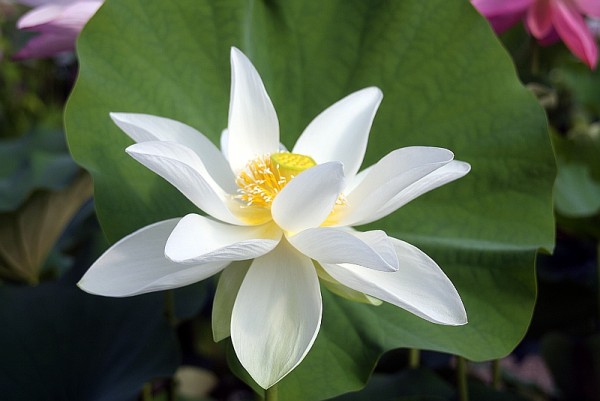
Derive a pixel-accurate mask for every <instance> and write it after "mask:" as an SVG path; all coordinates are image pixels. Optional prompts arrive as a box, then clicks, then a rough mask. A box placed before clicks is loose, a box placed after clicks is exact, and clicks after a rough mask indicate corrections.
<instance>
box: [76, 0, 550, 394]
mask: <svg viewBox="0 0 600 401" xmlns="http://www.w3.org/2000/svg"><path fill="white" fill-rule="evenodd" d="M232 45H233V46H237V47H239V48H240V49H241V50H242V51H243V52H245V53H246V55H248V57H249V58H250V59H251V60H252V61H253V63H254V64H255V66H256V67H257V69H258V71H259V72H260V74H261V76H262V78H263V80H264V81H265V85H266V87H267V90H268V92H269V94H270V96H271V98H272V100H273V102H274V105H275V108H276V110H277V112H278V115H279V121H280V125H281V132H282V142H283V143H284V144H285V145H287V146H288V147H290V146H291V145H293V143H294V142H295V139H296V138H297V137H298V135H299V134H300V133H301V132H302V130H303V128H304V127H305V126H306V125H307V124H308V123H309V122H310V120H311V119H312V118H314V116H315V115H316V114H318V113H319V112H320V111H322V110H323V109H324V108H326V107H327V106H329V105H330V104H332V103H333V102H335V101H336V100H338V99H340V98H341V97H343V96H345V95H347V94H349V93H351V92H352V91H354V90H357V89H360V88H363V87H366V86H372V85H376V86H379V87H380V88H381V89H382V90H383V92H384V96H385V97H384V100H383V103H382V105H381V108H380V110H379V112H378V114H377V116H376V119H375V123H374V126H373V129H372V131H371V140H370V144H369V148H368V151H367V156H366V159H365V163H364V166H367V165H370V164H372V163H374V162H376V161H377V160H378V159H379V158H380V157H382V156H383V155H385V154H386V153H388V152H389V151H391V150H393V149H396V148H399V147H402V146H408V145H431V146H442V147H447V148H449V149H451V150H453V151H454V152H455V153H456V156H457V158H458V159H461V160H466V161H468V162H469V163H471V165H472V167H473V169H472V172H471V173H470V174H469V175H468V176H467V177H466V178H464V179H461V180H460V181H458V182H456V183H453V184H451V185H448V186H445V187H444V188H441V189H439V190H436V191H434V192H433V193H430V194H427V195H425V196H423V197H421V198H420V199H418V200H417V201H415V202H412V203H411V204H409V205H407V206H406V207H404V208H402V209H401V210H400V211H398V212H397V213H395V214H394V215H392V216H390V217H389V218H386V219H384V220H383V221H380V222H377V223H375V224H373V227H378V228H382V229H385V230H386V231H387V232H388V233H389V234H391V235H393V236H396V237H398V238H401V239H404V240H407V241H409V242H412V243H414V244H416V245H418V246H419V247H421V248H422V249H423V250H425V251H426V252H428V253H429V254H430V255H431V256H432V257H433V258H434V259H435V260H436V261H437V262H438V263H439V264H440V265H441V266H442V267H443V269H444V270H445V271H446V272H447V274H448V275H449V276H450V278H451V279H452V281H453V282H454V283H455V285H456V287H457V288H458V291H459V293H460V294H461V296H462V297H463V300H464V303H465V306H466V309H467V312H468V315H469V324H468V325H466V326H464V327H442V326H437V325H433V324H430V323H427V322H424V321H423V320H421V319H418V318H416V317H414V316H412V315H411V314H409V313H407V312H404V311H403V310H400V309H398V308H395V307H391V306H389V305H383V306H381V307H371V306H368V305H362V304H355V303H350V302H348V301H346V300H344V299H341V298H339V297H335V296H333V295H332V294H330V293H329V292H328V291H327V290H325V289H323V298H324V304H325V311H324V318H323V327H322V329H321V332H320V334H319V337H318V338H317V341H316V344H315V346H314V348H313V350H312V351H311V352H310V353H309V355H308V356H307V358H306V360H305V361H304V362H303V363H302V364H301V365H300V366H299V367H298V368H297V369H296V370H295V371H294V372H292V373H291V374H290V375H289V376H287V377H286V378H285V379H284V380H283V381H282V382H281V385H280V392H281V394H282V395H281V396H282V397H284V398H285V399H302V400H310V399H322V398H326V397H331V396H334V395H336V394H339V393H341V392H345V391H350V390H353V389H358V388H360V387H361V386H363V385H364V383H365V382H366V380H367V378H368V376H369V375H370V372H371V370H372V368H373V366H374V364H375V361H376V360H377V358H378V356H379V355H380V354H381V353H382V352H384V351H385V350H388V349H391V348H395V347H417V348H426V349H433V350H440V351H446V352H453V353H457V354H460V355H463V356H465V357H467V358H470V359H475V360H484V359H490V358H496V357H500V356H504V355H506V354H508V353H509V352H510V351H511V350H512V348H513V347H514V346H515V345H516V344H517V343H518V342H519V340H520V339H521V338H522V336H523V335H524V333H525V330H526V328H527V325H528V323H529V320H530V318H531V313H532V309H533V305H534V301H535V296H536V288H535V276H534V268H533V265H534V258H535V255H536V252H537V250H538V248H539V247H543V248H546V249H551V248H552V246H553V233H554V225H553V223H554V222H553V217H552V202H551V190H552V181H553V178H554V163H553V158H552V152H551V148H550V143H549V140H548V133H547V127H546V121H545V118H544V113H543V111H542V110H541V108H540V107H539V106H538V104H537V103H536V101H535V100H534V98H533V97H532V96H531V95H530V94H529V93H528V92H527V91H526V90H525V89H524V88H523V87H522V86H521V84H520V83H519V81H518V79H517V77H516V75H515V71H514V68H513V66H512V65H511V63H510V59H509V57H508V55H507V54H505V52H504V50H503V49H502V48H501V47H500V45H499V43H498V41H497V39H495V37H494V35H493V33H492V31H491V30H490V28H489V26H488V24H487V23H486V22H485V21H484V20H483V19H482V18H481V17H480V16H479V15H478V14H477V13H476V12H475V11H474V10H473V9H472V7H471V6H470V4H469V3H468V2H465V1H462V0H456V1H448V0H431V1H427V2H423V1H420V0H405V1H383V0H381V1H375V0H374V1H358V0H356V1H347V0H344V1H342V0H328V1H321V2H318V3H317V2H304V1H285V2H283V1H281V2H279V1H249V2H239V1H215V2H200V3H199V2H196V1H193V0H177V1H175V0H173V1H170V2H163V1H158V0H144V1H142V0H119V1H111V0H108V1H107V2H106V3H105V5H104V7H103V8H102V9H101V10H100V12H99V13H98V14H97V15H96V17H95V18H94V19H93V20H92V21H91V22H90V23H89V25H88V26H87V27H86V29H85V30H84V32H83V33H82V35H81V37H80V41H79V46H78V51H79V56H80V61H81V74H80V77H79V79H78V82H77V85H76V88H75V90H74V93H73V95H72V97H71V98H70V100H69V105H68V108H67V112H66V123H67V131H68V139H69V144H70V146H71V149H72V152H73V155H74V157H75V158H76V160H77V161H78V162H79V163H81V164H82V165H83V166H84V167H85V168H87V169H88V170H89V171H90V172H91V173H92V175H93V176H94V180H95V185H96V202H97V210H98V215H99V218H100V221H101V223H102V226H103V228H104V230H105V231H106V234H107V235H108V237H109V238H110V239H111V240H113V241H114V240H117V239H118V238H120V237H122V236H123V235H125V234H127V233H129V232H131V231H133V230H135V229H136V228H139V227H141V226H143V225H146V224H148V223H151V222H154V221H157V220H160V219H165V218H168V217H174V216H182V215H184V214H186V213H188V212H191V211H196V210H195V209H194V207H193V206H192V205H191V204H190V203H189V202H188V201H187V200H186V199H185V198H183V196H181V194H179V193H178V192H177V191H176V190H175V189H174V188H172V187H170V186H169V185H168V184H166V183H165V182H164V181H163V180H162V179H161V178H159V177H158V176H156V175H154V174H152V173H151V172H150V171H148V170H146V169H145V168H143V167H142V166H141V165H139V164H137V163H136V162H135V161H134V160H132V159H130V158H129V157H127V156H126V155H125V152H124V149H125V147H126V146H127V145H129V144H130V143H131V141H130V140H129V139H128V138H127V137H126V135H124V134H123V133H122V132H120V131H119V130H118V129H117V128H116V127H115V126H114V125H113V124H112V122H111V121H110V119H109V118H108V113H109V112H110V111H118V112H141V113H148V114H156V115H161V116H165V117H170V118H173V119H176V120H179V121H182V122H184V123H186V124H189V125H191V126H193V127H195V128H197V129H199V130H200V131H201V132H203V133H204V134H206V135H207V136H208V137H210V138H211V139H212V140H213V141H215V142H218V137H219V135H220V133H221V130H222V129H223V128H225V126H226V123H227V109H228V100H229V79H230V78H229V74H230V72H229V71H230V66H229V49H230V46H232Z"/></svg>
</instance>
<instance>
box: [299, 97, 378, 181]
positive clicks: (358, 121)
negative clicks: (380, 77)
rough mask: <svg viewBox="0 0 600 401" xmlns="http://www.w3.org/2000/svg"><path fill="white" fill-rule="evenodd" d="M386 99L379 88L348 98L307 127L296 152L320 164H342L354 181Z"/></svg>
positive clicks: (347, 175) (346, 173)
mask: <svg viewBox="0 0 600 401" xmlns="http://www.w3.org/2000/svg"><path fill="white" fill-rule="evenodd" d="M382 98H383V93H382V92H381V90H379V88H375V87H371V88H365V89H362V90H360V91H358V92H354V93H352V94H350V95H348V96H346V97H345V98H343V99H342V100H340V101H338V102H337V103H335V104H333V105H332V106H330V107H329V108H328V109H326V110H325V111H323V112H322V113H321V114H319V115H318V116H317V117H316V118H315V119H314V120H313V121H312V122H311V123H310V124H309V125H308V127H306V129H305V130H304V132H303V133H302V135H301V136H300V138H298V142H296V145H295V146H294V150H293V151H292V152H293V153H299V154H303V155H308V156H310V157H312V158H313V159H315V161H316V162H317V163H319V164H321V163H325V162H329V161H336V160H337V161H341V162H342V163H343V164H344V174H345V176H346V177H348V178H352V177H354V175H355V174H356V172H357V171H358V169H359V168H360V165H361V164H362V162H363V158H364V156H365V151H366V149H367V142H368V139H369V131H370V130H371V125H372V124H373V119H374V118H375V113H376V112H377V108H378V107H379V104H380V103H381V99H382Z"/></svg>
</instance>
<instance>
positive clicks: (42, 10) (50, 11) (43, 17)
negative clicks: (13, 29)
mask: <svg viewBox="0 0 600 401" xmlns="http://www.w3.org/2000/svg"><path fill="white" fill-rule="evenodd" d="M63 8H64V6H60V5H56V4H46V5H42V6H39V7H37V8H34V9H33V10H31V11H29V12H27V13H25V14H24V15H23V16H22V17H21V18H19V20H18V21H17V28H18V29H35V28H36V27H38V26H39V25H43V24H47V23H49V22H52V21H53V20H55V19H56V18H58V17H60V14H61V12H62V11H63Z"/></svg>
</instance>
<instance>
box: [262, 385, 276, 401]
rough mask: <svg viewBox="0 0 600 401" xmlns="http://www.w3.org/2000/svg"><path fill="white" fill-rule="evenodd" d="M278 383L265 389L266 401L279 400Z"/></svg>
mask: <svg viewBox="0 0 600 401" xmlns="http://www.w3.org/2000/svg"><path fill="white" fill-rule="evenodd" d="M277 399H278V397H277V384H275V385H273V386H271V387H269V388H268V389H266V390H265V401H277Z"/></svg>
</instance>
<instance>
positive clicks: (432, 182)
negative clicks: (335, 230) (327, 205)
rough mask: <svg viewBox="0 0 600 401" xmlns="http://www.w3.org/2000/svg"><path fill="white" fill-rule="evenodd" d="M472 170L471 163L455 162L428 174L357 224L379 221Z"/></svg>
mask: <svg viewBox="0 0 600 401" xmlns="http://www.w3.org/2000/svg"><path fill="white" fill-rule="evenodd" d="M470 170H471V165H470V164H469V163H465V162H462V161H459V160H453V161H451V162H450V163H448V164H446V165H445V166H442V167H440V168H438V169H437V170H435V171H433V172H431V173H430V174H427V175H426V176H425V177H423V178H421V179H420V180H419V181H417V182H415V183H413V184H411V185H409V186H408V187H407V188H405V189H404V190H402V191H401V192H400V193H398V194H397V195H396V196H395V197H394V198H392V199H391V200H389V201H388V202H387V203H386V204H385V205H383V207H381V208H380V209H379V210H378V211H377V212H376V213H374V214H372V215H370V216H368V217H367V218H365V219H363V220H360V221H358V222H356V223H355V224H357V225H358V224H367V223H371V222H373V221H377V220H379V219H381V218H383V217H385V216H387V215H388V214H390V213H392V212H395V211H396V210H398V209H399V208H400V207H402V206H404V205H406V204H407V203H408V202H410V201H411V200H413V199H415V198H417V197H419V196H421V195H423V194H424V193H426V192H429V191H431V190H433V189H436V188H438V187H441V186H442V185H444V184H447V183H449V182H452V181H454V180H457V179H459V178H461V177H463V176H465V175H466V174H467V173H468V172H469V171H470Z"/></svg>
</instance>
